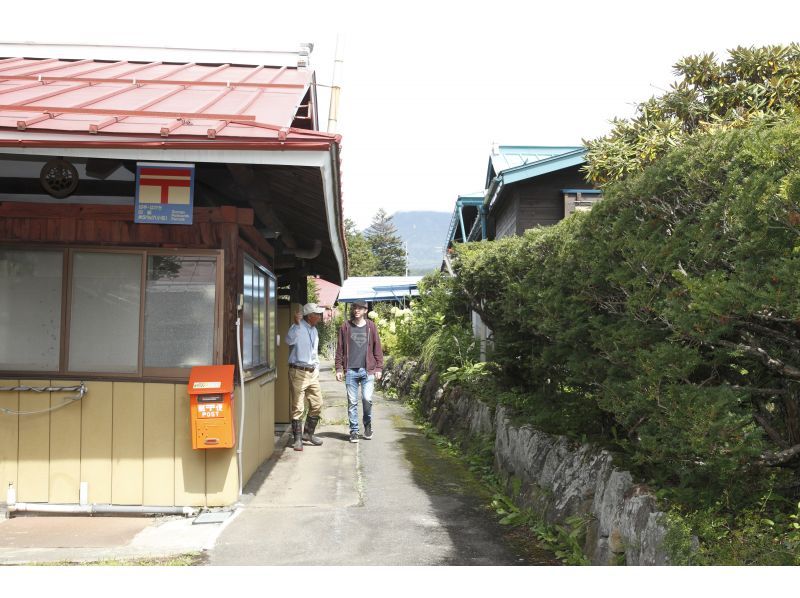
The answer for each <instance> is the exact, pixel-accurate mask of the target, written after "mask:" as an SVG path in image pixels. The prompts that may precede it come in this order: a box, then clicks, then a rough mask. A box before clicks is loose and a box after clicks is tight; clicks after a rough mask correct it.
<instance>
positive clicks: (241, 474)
mask: <svg viewBox="0 0 800 598" xmlns="http://www.w3.org/2000/svg"><path fill="white" fill-rule="evenodd" d="M243 308H244V296H243V295H239V305H237V306H236V314H237V315H236V356H237V357H238V358H239V387H240V388H241V389H242V391H241V393H240V395H241V399H242V406H241V407H240V408H239V442H237V443H236V464H237V465H238V468H239V498H241V496H242V488H243V486H244V479H243V478H244V468H243V467H242V445H243V444H244V367H242V335H241V334H240V327H241V322H242V316H241V313H242V309H243Z"/></svg>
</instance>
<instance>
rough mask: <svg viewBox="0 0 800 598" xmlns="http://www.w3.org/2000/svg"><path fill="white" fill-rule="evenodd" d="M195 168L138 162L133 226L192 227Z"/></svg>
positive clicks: (192, 165)
mask: <svg viewBox="0 0 800 598" xmlns="http://www.w3.org/2000/svg"><path fill="white" fill-rule="evenodd" d="M193 205H194V164H166V163H155V162H138V163H137V164H136V205H135V213H134V220H133V221H134V222H136V223H148V224H191V223H192V207H193Z"/></svg>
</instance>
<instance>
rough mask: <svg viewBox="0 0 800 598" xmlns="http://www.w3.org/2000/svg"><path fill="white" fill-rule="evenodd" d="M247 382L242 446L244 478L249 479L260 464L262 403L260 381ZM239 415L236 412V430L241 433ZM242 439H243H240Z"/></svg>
mask: <svg viewBox="0 0 800 598" xmlns="http://www.w3.org/2000/svg"><path fill="white" fill-rule="evenodd" d="M245 384H246V391H247V392H246V395H247V410H246V411H245V422H244V444H243V446H242V457H243V464H242V468H243V470H244V472H243V473H244V479H245V480H247V479H248V478H249V477H250V476H251V475H252V474H253V472H254V471H255V470H256V468H257V467H258V464H259V460H258V438H259V429H258V427H259V424H260V421H261V416H260V412H259V410H260V407H261V406H260V404H259V400H258V395H259V393H260V389H259V387H258V383H256V382H255V381H253V380H251V381H250V382H247V383H245ZM237 405H241V400H240V399H239V393H238V392H237ZM239 417H240V414H239V413H237V414H236V432H237V434H238V433H239ZM239 440H241V439H239Z"/></svg>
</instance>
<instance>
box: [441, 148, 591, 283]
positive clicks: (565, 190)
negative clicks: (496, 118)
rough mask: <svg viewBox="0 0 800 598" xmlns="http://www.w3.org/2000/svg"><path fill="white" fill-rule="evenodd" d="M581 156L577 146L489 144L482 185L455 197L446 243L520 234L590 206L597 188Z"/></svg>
mask: <svg viewBox="0 0 800 598" xmlns="http://www.w3.org/2000/svg"><path fill="white" fill-rule="evenodd" d="M585 156H586V150H585V148H582V147H550V146H502V145H501V146H498V147H495V148H493V149H492V154H491V155H490V156H489V166H488V168H487V172H486V184H485V190H484V191H483V192H482V193H473V194H469V195H463V196H459V197H458V199H457V200H456V206H455V209H454V211H453V217H452V220H451V224H450V229H449V231H448V235H447V245H446V246H447V247H448V248H449V247H452V245H453V243H463V242H465V241H482V240H492V239H502V238H503V237H509V236H512V235H521V234H522V233H523V232H525V231H526V230H528V229H530V228H535V227H537V226H550V225H553V224H556V223H557V222H559V221H560V220H563V219H564V218H565V217H567V216H569V215H570V214H571V213H572V212H575V211H579V210H587V209H590V208H591V206H592V204H594V203H595V202H597V201H599V200H600V199H602V192H601V191H600V190H599V189H596V188H595V187H594V185H592V184H591V183H590V182H589V181H587V180H586V177H585V175H584V174H583V172H582V171H581V167H582V166H583V164H584V162H585V161H586V158H585ZM445 257H446V254H445ZM446 262H447V260H446V259H445V261H444V263H443V266H442V267H443V268H445V267H446Z"/></svg>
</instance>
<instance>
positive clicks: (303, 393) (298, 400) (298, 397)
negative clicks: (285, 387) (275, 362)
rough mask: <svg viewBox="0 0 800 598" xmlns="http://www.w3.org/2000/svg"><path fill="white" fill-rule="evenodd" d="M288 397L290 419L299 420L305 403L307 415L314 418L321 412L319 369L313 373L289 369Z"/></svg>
mask: <svg viewBox="0 0 800 598" xmlns="http://www.w3.org/2000/svg"><path fill="white" fill-rule="evenodd" d="M289 396H290V399H291V407H292V419H301V418H302V417H303V409H304V407H305V402H306V401H308V415H309V416H310V417H316V416H318V415H319V414H320V413H321V412H322V390H321V389H320V387H319V368H317V369H316V370H314V371H313V372H306V371H304V370H298V369H297V368H289Z"/></svg>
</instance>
